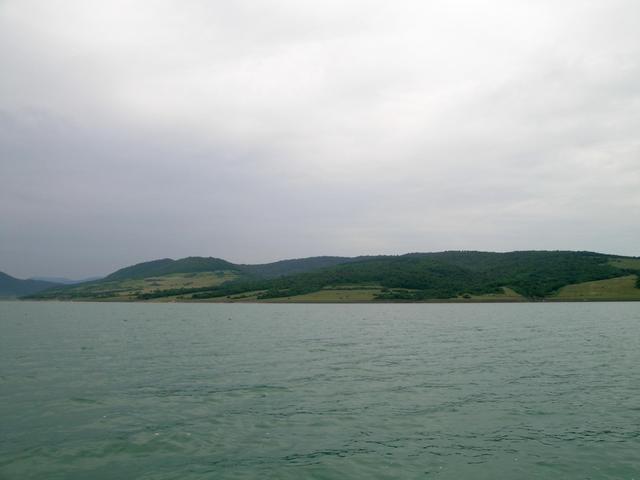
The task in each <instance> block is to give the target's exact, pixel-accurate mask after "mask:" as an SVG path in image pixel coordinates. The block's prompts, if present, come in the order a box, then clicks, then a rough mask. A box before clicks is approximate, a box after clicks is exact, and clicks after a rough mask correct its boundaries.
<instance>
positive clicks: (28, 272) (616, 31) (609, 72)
mask: <svg viewBox="0 0 640 480" xmlns="http://www.w3.org/2000/svg"><path fill="white" fill-rule="evenodd" d="M638 19H640V2H638V1H637V0H591V1H590V0H575V1H572V0H563V1H558V0H536V1H530V0H527V1H522V0H504V1H502V0H441V1H439V0H430V1H425V0H416V1H397V2H390V1H372V0H362V1H359V0H336V1H333V0H323V1H322V2H319V1H304V0H277V1H276V0H265V1H260V0H252V1H243V0H234V1H226V0H225V1H222V0H220V1H185V0H181V1H178V0H176V1H164V0H153V1H152V0H148V1H144V0H131V1H120V0H109V1H105V0H100V1H96V0H77V1H73V0H62V1H57V0H41V1H33V0H0V270H2V271H5V272H7V273H9V274H11V275H14V276H18V277H22V278H24V277H28V276H32V275H60V276H68V277H76V278H77V277H84V276H89V275H98V274H106V273H109V272H110V271H113V270H115V269H117V268H119V267H122V266H125V265H128V264H131V263H137V262H140V261H145V260H151V259H155V258H163V257H173V258H179V257H184V256H188V255H203V256H216V257H222V258H225V259H228V260H231V261H235V262H246V263H255V262H266V261H272V260H276V259H281V258H294V257H302V256H312V255H359V254H372V253H389V254H396V253H404V252H409V251H439V250H447V249H473V250H492V251H506V250H521V249H571V250H595V251H602V252H607V253H619V254H628V255H640V28H638Z"/></svg>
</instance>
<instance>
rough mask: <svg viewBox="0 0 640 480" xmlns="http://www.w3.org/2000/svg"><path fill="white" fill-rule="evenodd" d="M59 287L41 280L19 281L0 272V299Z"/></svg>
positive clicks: (56, 284)
mask: <svg viewBox="0 0 640 480" xmlns="http://www.w3.org/2000/svg"><path fill="white" fill-rule="evenodd" d="M59 285H60V284H58V283H55V282H47V281H43V280H32V279H29V280H21V279H19V278H15V277H12V276H11V275H7V274H6V273H3V272H0V297H3V298H12V297H21V296H24V295H31V294H34V293H38V292H41V291H43V290H47V289H50V288H52V287H56V286H59Z"/></svg>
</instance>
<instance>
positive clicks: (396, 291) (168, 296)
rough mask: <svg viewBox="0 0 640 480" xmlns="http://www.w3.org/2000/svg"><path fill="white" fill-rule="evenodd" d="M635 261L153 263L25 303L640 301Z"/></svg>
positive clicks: (432, 256) (476, 258)
mask: <svg viewBox="0 0 640 480" xmlns="http://www.w3.org/2000/svg"><path fill="white" fill-rule="evenodd" d="M639 274H640V258H635V257H621V256H617V255H608V254H602V253H594V252H573V251H521V252H507V253H494V252H477V251H446V252H436V253H409V254H405V255H397V256H389V255H386V256H385V255H382V256H366V257H309V258H301V259H292V260H282V261H279V262H273V263H268V264H260V265H245V264H234V263H231V262H228V261H226V260H222V259H220V258H213V257H187V258H183V259H179V260H173V259H168V258H166V259H160V260H154V261H150V262H144V263H139V264H136V265H132V266H130V267H125V268H122V269H120V270H118V271H116V272H114V273H112V274H111V275H108V276H107V277H105V278H103V279H101V280H97V281H92V282H86V283H81V284H76V285H67V286H57V287H55V288H51V289H49V290H46V291H42V292H39V293H36V294H35V295H32V298H55V299H70V300H74V299H75V300H77V299H103V300H128V301H132V300H138V301H140V300H165V301H175V300H181V301H187V300H196V301H197V300H209V301H217V300H224V301H234V300H238V301H240V300H242V301H338V302H339V301H375V300H385V301H429V300H477V301H523V300H542V299H549V300H553V299H556V300H557V299H565V300H570V299H581V300H589V299H597V300H605V299H608V300H616V299H618V300H622V299H624V300H640V288H639V287H640V279H639V278H638V275H639Z"/></svg>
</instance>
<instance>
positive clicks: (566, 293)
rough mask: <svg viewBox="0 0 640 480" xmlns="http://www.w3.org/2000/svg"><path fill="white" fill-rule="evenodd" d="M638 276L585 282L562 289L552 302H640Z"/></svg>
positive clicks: (553, 297)
mask: <svg viewBox="0 0 640 480" xmlns="http://www.w3.org/2000/svg"><path fill="white" fill-rule="evenodd" d="M636 279H637V276H636V275H627V276H624V277H618V278H611V279H608V280H598V281H594V282H584V283H578V284H574V285H567V286H566V287H562V288H561V289H560V291H558V293H557V294H556V295H553V296H552V297H551V298H550V299H552V300H567V301H569V300H640V288H636Z"/></svg>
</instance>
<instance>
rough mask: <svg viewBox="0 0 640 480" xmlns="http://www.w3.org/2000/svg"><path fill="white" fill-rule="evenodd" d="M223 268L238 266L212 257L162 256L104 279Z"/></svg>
mask: <svg viewBox="0 0 640 480" xmlns="http://www.w3.org/2000/svg"><path fill="white" fill-rule="evenodd" d="M224 270H232V271H239V268H238V267H237V266H236V265H234V264H232V263H229V262H227V261H226V260H222V259H220V258H213V257H206V258H205V257H187V258H181V259H180V260H172V259H170V258H163V259H161V260H153V261H151V262H144V263H138V264H136V265H132V266H130V267H125V268H121V269H120V270H117V271H115V272H113V273H112V274H111V275H107V276H106V277H105V278H104V280H105V281H113V280H124V279H140V278H149V277H159V276H162V275H170V274H172V273H197V272H216V271H224Z"/></svg>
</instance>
